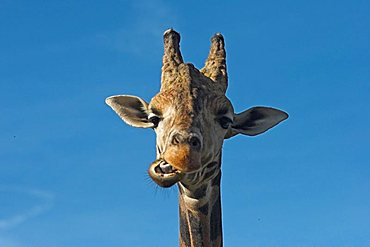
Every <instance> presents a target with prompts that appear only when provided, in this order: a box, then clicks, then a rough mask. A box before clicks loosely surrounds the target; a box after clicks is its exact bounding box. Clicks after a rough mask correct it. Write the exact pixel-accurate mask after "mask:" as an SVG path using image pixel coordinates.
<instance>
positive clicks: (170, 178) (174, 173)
mask: <svg viewBox="0 0 370 247" xmlns="http://www.w3.org/2000/svg"><path fill="white" fill-rule="evenodd" d="M148 173H149V176H150V177H151V178H152V179H153V180H154V182H155V183H156V184H158V185H159V186H161V187H165V188H167V187H171V186H172V185H174V184H175V183H177V182H179V181H180V180H181V179H182V177H183V175H184V174H183V173H182V172H181V171H179V170H177V169H175V168H174V167H173V166H171V165H170V164H168V163H167V162H166V161H165V160H164V159H161V158H160V159H157V160H155V161H154V162H153V163H152V164H151V165H150V167H149V169H148Z"/></svg>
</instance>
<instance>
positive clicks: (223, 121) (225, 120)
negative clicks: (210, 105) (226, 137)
mask: <svg viewBox="0 0 370 247" xmlns="http://www.w3.org/2000/svg"><path fill="white" fill-rule="evenodd" d="M218 121H219V123H220V125H221V127H222V128H223V129H228V128H229V127H230V125H231V124H232V122H233V120H231V119H230V118H228V117H222V118H220V119H219V120H218Z"/></svg>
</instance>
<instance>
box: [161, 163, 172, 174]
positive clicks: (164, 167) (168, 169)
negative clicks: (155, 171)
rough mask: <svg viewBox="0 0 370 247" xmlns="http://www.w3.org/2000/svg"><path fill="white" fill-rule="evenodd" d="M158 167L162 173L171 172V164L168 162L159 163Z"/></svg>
mask: <svg viewBox="0 0 370 247" xmlns="http://www.w3.org/2000/svg"><path fill="white" fill-rule="evenodd" d="M159 169H160V170H161V171H162V173H172V172H173V168H172V166H171V165H170V164H168V163H161V164H160V165H159Z"/></svg>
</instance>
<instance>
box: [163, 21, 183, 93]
mask: <svg viewBox="0 0 370 247" xmlns="http://www.w3.org/2000/svg"><path fill="white" fill-rule="evenodd" d="M163 41H164V55H163V65H162V88H163V87H166V86H167V84H168V83H170V81H171V78H173V77H174V75H175V74H177V71H178V68H177V67H178V66H179V65H180V64H182V63H183V59H182V56H181V52H180V34H179V33H178V32H176V31H175V30H173V29H172V28H171V29H168V30H167V31H165V32H164V34H163Z"/></svg>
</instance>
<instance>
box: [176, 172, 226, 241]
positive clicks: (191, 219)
mask: <svg viewBox="0 0 370 247" xmlns="http://www.w3.org/2000/svg"><path fill="white" fill-rule="evenodd" d="M217 172H218V173H217ZM215 175H216V176H215V177H214V178H213V179H211V180H209V181H207V183H204V184H202V185H200V186H199V187H197V188H192V189H189V188H187V187H186V186H185V185H183V184H181V183H179V192H180V193H179V213H180V246H181V247H221V246H222V219H221V194H220V182H221V170H220V169H217V170H216V174H215Z"/></svg>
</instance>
